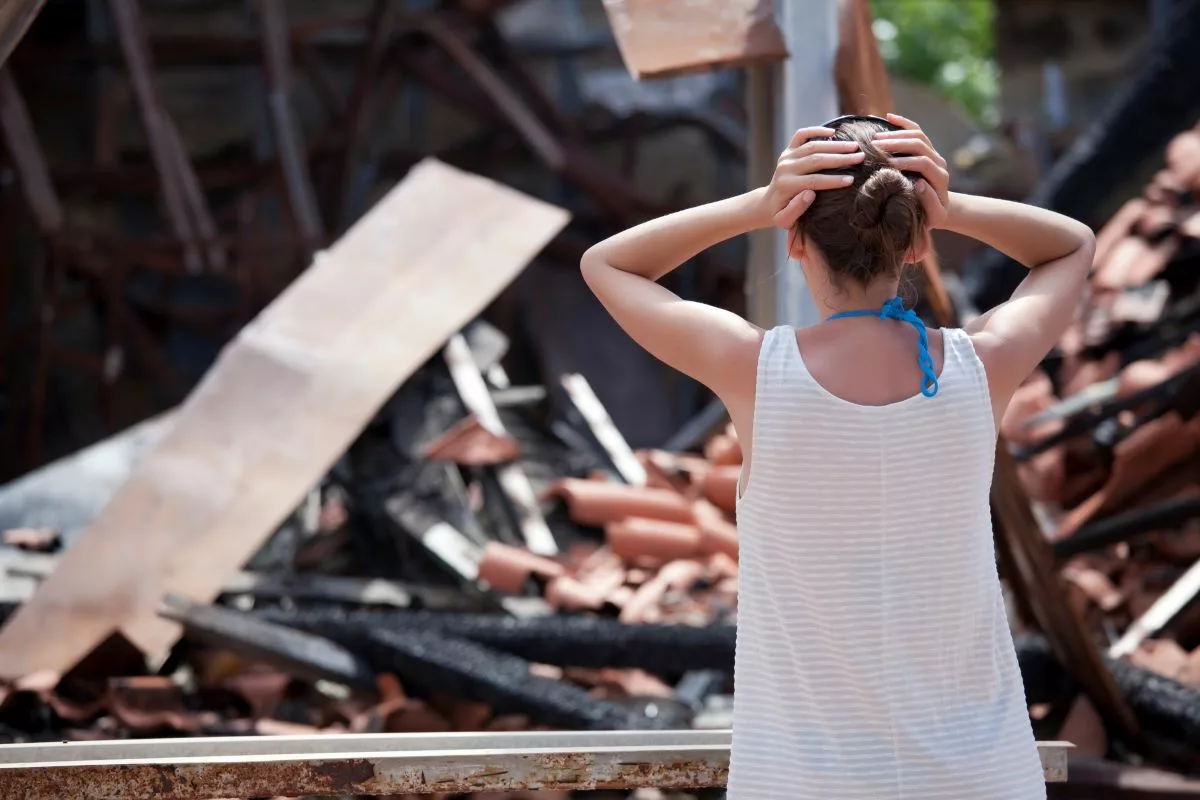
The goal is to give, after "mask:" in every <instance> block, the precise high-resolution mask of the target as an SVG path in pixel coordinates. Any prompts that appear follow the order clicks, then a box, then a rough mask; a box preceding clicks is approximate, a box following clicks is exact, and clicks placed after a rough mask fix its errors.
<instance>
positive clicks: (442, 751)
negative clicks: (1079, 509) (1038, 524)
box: [0, 731, 1071, 800]
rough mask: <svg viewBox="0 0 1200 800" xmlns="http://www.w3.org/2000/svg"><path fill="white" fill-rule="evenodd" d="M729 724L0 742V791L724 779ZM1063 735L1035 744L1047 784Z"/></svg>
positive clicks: (320, 790)
mask: <svg viewBox="0 0 1200 800" xmlns="http://www.w3.org/2000/svg"><path fill="white" fill-rule="evenodd" d="M729 743H730V732H729V731H646V732H626V731H604V732H552V733H544V732H529V733H507V732H505V733H484V734H477V733H458V734H361V735H333V736H279V737H261V738H256V737H246V738H242V737H218V738H200V739H157V740H155V739H150V740H140V741H139V740H126V741H111V742H63V743H56V744H19V745H6V746H2V747H0V786H4V787H5V794H6V796H14V797H22V798H25V800H43V798H44V799H45V800H50V798H54V799H55V800H65V799H66V798H78V799H79V800H101V798H104V799H105V800H141V799H142V798H147V799H148V798H156V799H157V800H199V799H200V798H208V797H243V798H245V797H262V796H278V795H290V796H297V795H306V794H308V795H313V794H315V795H340V794H357V795H387V794H401V793H405V792H409V793H417V794H428V793H434V792H452V793H453V792H471V791H481V790H489V791H504V790H518V789H559V790H588V789H634V788H639V787H658V788H669V789H686V788H698V787H713V786H721V785H724V783H725V779H726V777H727V775H728V769H729ZM1070 747H1071V745H1070V744H1068V743H1065V742H1039V743H1038V751H1039V753H1040V755H1041V758H1042V767H1043V772H1044V774H1045V777H1046V780H1047V781H1048V782H1061V781H1065V780H1066V772H1067V751H1068V750H1069V749H1070Z"/></svg>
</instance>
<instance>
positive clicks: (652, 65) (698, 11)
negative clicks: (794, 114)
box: [604, 0, 788, 80]
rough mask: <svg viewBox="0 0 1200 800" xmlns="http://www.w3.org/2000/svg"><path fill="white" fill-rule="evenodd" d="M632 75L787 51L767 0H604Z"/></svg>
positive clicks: (755, 60) (750, 60) (758, 59)
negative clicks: (676, 0) (677, 0)
mask: <svg viewBox="0 0 1200 800" xmlns="http://www.w3.org/2000/svg"><path fill="white" fill-rule="evenodd" d="M604 10H605V11H606V12H607V13H608V21H609V24H610V25H611V26H612V30H613V35H614V36H615V37H616V39H617V47H618V48H620V50H621V57H622V58H623V59H624V60H625V66H626V67H627V68H628V69H629V72H630V74H631V75H633V77H634V78H636V79H638V80H641V79H643V78H664V77H667V76H672V75H684V74H687V73H693V72H703V71H707V70H711V69H721V68H727V67H744V66H748V65H751V64H763V63H771V62H777V61H782V60H783V59H785V58H787V57H788V48H787V45H786V44H785V43H784V39H783V34H782V33H781V32H780V30H779V26H777V25H776V24H775V18H774V9H773V3H772V0H701V2H691V3H679V2H675V0H604Z"/></svg>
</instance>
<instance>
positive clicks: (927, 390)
mask: <svg viewBox="0 0 1200 800" xmlns="http://www.w3.org/2000/svg"><path fill="white" fill-rule="evenodd" d="M874 316H878V317H879V318H880V319H898V320H900V321H901V322H907V323H908V324H909V325H912V326H913V327H914V328H916V329H917V337H918V340H919V345H918V352H917V361H918V362H919V363H920V365H921V372H923V373H924V374H925V379H924V380H923V381H921V394H923V395H925V396H926V397H933V396H934V395H935V394H937V390H938V379H937V373H935V372H934V371H933V356H931V355H929V335H928V334H927V333H926V332H925V323H924V321H922V320H921V318H920V317H918V316H917V315H916V313H915V312H914V311H912V309H908V308H905V307H904V301H903V300H901V299H900V298H899V297H893V298H892V299H891V300H888V301H887V302H886V303H884V304H883V308H881V309H880V310H878V311H873V310H871V309H863V310H861V311H843V312H841V313H840V314H834V315H833V316H831V317H830V318H829V319H827V320H825V321H826V322H829V320H833V319H838V318H839V317H874Z"/></svg>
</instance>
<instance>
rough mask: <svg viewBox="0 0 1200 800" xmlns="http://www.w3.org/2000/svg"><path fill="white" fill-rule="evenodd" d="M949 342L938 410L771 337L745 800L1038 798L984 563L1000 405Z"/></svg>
mask: <svg viewBox="0 0 1200 800" xmlns="http://www.w3.org/2000/svg"><path fill="white" fill-rule="evenodd" d="M876 324H879V323H878V322H877V323H876ZM942 343H943V344H942V346H943V351H944V359H943V364H942V368H941V374H940V376H939V381H938V384H939V385H938V391H937V394H936V395H935V396H934V397H926V396H923V395H921V394H919V393H916V392H915V391H914V393H913V394H912V395H911V396H909V397H906V398H905V399H902V400H899V401H898V402H894V403H890V404H888V405H860V404H856V403H854V402H851V401H849V400H846V399H842V398H841V397H839V396H837V395H835V394H833V393H831V392H830V391H829V390H828V389H826V388H825V387H824V386H822V385H821V384H820V383H818V382H817V380H816V379H815V378H814V377H813V375H812V374H811V373H810V372H809V369H808V368H807V367H806V365H805V361H804V358H803V357H802V356H801V353H800V348H799V347H798V345H797V341H796V333H795V331H794V329H792V328H789V327H777V328H775V329H773V330H771V331H768V332H767V333H766V334H765V336H764V338H763V342H762V347H761V351H760V356H759V362H758V372H757V386H756V392H755V398H756V399H755V403H754V420H753V443H752V447H751V448H750V450H751V452H752V453H753V460H752V462H751V464H750V466H749V474H748V475H747V476H743V478H744V479H745V478H748V479H749V480H748V483H747V485H746V489H745V491H744V494H743V496H742V497H740V498H739V504H738V529H739V536H740V555H739V561H740V578H739V626H738V641H737V662H736V668H735V676H734V680H735V701H734V742H733V760H732V766H731V774H730V782H729V794H730V796H731V797H733V798H756V799H758V798H769V797H780V798H783V797H787V798H808V797H811V798H839V799H840V800H850V799H852V798H860V797H861V798H872V799H873V800H875V799H878V798H888V799H889V800H900V799H901V798H913V799H914V800H916V798H921V800H942V799H943V798H944V799H945V800H950V798H954V799H955V800H958V799H959V798H967V797H970V798H978V799H979V800H987V799H988V798H996V799H997V800H1000V798H1005V799H1006V800H1007V799H1008V798H1015V797H1020V798H1032V797H1036V796H1043V795H1044V790H1043V782H1042V773H1041V768H1040V762H1039V758H1038V755H1037V750H1036V745H1035V742H1034V740H1033V736H1032V732H1031V730H1030V726H1029V721H1028V716H1027V711H1026V705H1025V697H1024V691H1023V687H1022V684H1021V676H1020V673H1019V671H1018V669H1017V663H1016V658H1015V654H1014V652H1013V649H1012V641H1011V638H1010V635H1009V632H1008V627H1007V620H1006V617H1005V613H1004V605H1003V600H1002V596H1001V593H1000V584H999V579H998V575H997V572H996V565H995V561H994V551H993V547H992V534H991V523H990V517H989V505H988V490H989V487H990V484H991V476H992V457H993V448H994V445H995V426H994V423H993V412H992V398H991V396H990V395H989V392H988V386H987V379H986V376H985V372H984V367H983V365H982V363H981V362H980V361H979V359H978V358H977V357H976V355H975V352H974V348H973V347H972V344H971V340H970V337H969V336H968V335H967V334H966V333H965V332H963V331H961V330H957V329H954V330H944V331H943V332H942ZM814 360H815V359H814ZM948 442H949V443H952V446H949V447H947V446H946V443H948Z"/></svg>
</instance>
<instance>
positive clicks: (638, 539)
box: [604, 517, 700, 561]
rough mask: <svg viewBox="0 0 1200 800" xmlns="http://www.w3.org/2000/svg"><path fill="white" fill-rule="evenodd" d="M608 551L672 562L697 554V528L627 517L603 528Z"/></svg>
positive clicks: (698, 535) (698, 543) (627, 556)
mask: <svg viewBox="0 0 1200 800" xmlns="http://www.w3.org/2000/svg"><path fill="white" fill-rule="evenodd" d="M604 533H605V538H606V539H607V541H608V546H609V547H611V548H612V551H613V552H614V553H616V554H617V555H619V556H621V557H622V558H626V559H630V560H633V559H637V558H642V557H645V558H651V559H654V560H655V561H672V560H674V559H677V558H688V557H690V556H694V555H697V554H698V553H699V552H700V528H698V527H697V526H696V525H685V524H681V523H678V522H666V521H664V520H658V519H643V518H639V517H630V518H628V519H623V520H619V521H617V522H612V523H609V524H608V526H606V527H605V529H604Z"/></svg>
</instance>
